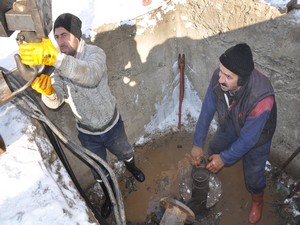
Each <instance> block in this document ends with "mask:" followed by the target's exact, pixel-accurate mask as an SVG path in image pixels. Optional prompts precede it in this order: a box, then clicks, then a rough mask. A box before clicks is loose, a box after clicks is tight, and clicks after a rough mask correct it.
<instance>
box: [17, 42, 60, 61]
mask: <svg viewBox="0 0 300 225" xmlns="http://www.w3.org/2000/svg"><path fill="white" fill-rule="evenodd" d="M19 53H20V56H21V59H22V63H23V64H25V65H28V66H36V65H46V66H52V65H53V64H54V62H55V60H56V56H57V54H58V51H57V49H56V48H55V47H54V46H53V44H52V42H51V40H50V39H49V38H43V39H42V42H28V43H24V44H20V45H19Z"/></svg>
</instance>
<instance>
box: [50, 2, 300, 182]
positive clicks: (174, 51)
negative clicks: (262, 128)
mask: <svg viewBox="0 0 300 225" xmlns="http://www.w3.org/2000/svg"><path fill="white" fill-rule="evenodd" d="M159 15H160V16H161V17H159ZM152 17H153V19H156V20H158V22H157V24H156V26H153V27H151V26H150V27H148V28H147V30H146V31H145V32H144V33H143V34H142V35H138V32H139V31H140V30H141V29H142V27H141V25H140V23H139V22H141V21H143V17H140V18H137V19H136V22H137V23H136V25H134V26H128V25H126V26H121V27H117V26H115V25H114V24H110V25H106V26H103V27H100V28H99V29H98V35H97V36H96V37H95V40H94V41H93V44H95V45H98V46H100V47H101V48H102V49H104V51H105V52H106V54H107V65H108V70H109V76H110V78H109V82H110V86H111V89H112V92H113V93H114V94H115V96H116V98H117V101H118V108H119V110H120V112H121V114H122V117H123V119H124V121H125V125H126V130H127V134H128V137H129V139H130V141H131V142H135V141H137V140H138V139H139V137H141V136H142V135H144V133H145V130H144V126H145V125H146V124H148V123H149V121H150V119H151V116H152V115H153V114H154V113H155V103H157V102H160V101H161V100H162V98H163V96H162V93H163V90H162V89H163V88H162V87H163V86H164V85H167V84H170V83H171V82H172V80H173V78H174V71H173V65H174V64H175V63H176V61H177V58H178V54H179V53H180V54H185V57H186V69H185V74H186V75H187V76H188V78H189V79H190V80H191V81H192V83H193V85H194V88H195V89H196V90H197V92H198V93H199V97H200V98H201V99H203V96H204V94H205V91H206V88H207V86H208V82H209V80H210V77H211V75H212V72H213V71H214V69H215V68H216V67H217V66H218V64H219V61H218V58H219V56H220V54H222V53H223V52H224V51H225V50H226V49H227V48H229V47H231V46H233V45H235V44H236V43H239V42H247V43H248V44H249V45H250V46H251V48H252V50H253V54H254V60H255V65H256V67H257V68H258V69H260V70H261V71H262V72H264V73H265V74H266V75H267V76H268V77H269V78H270V80H271V82H272V84H273V85H274V89H275V92H276V99H277V104H278V126H277V130H276V133H275V137H274V141H273V146H272V153H271V158H270V160H271V162H272V163H273V164H274V165H282V163H283V162H284V161H285V160H286V159H287V158H288V157H289V156H290V155H291V154H292V152H293V151H294V150H295V149H296V148H297V147H298V145H299V131H300V128H299V127H300V126H299V118H300V113H299V112H300V104H299V103H300V98H299V97H300V94H299V84H300V78H299V71H300V62H299V59H300V45H299V42H300V39H299V37H300V29H299V24H296V23H293V22H292V20H293V12H291V13H290V14H282V13H281V12H279V10H278V9H275V8H270V7H268V6H267V5H264V4H261V3H258V2H256V1H239V0H231V1H217V0H209V1H208V0H206V1H205V0H198V1H197V0H189V1H188V3H187V4H186V5H184V6H181V5H178V6H177V8H176V10H175V11H170V12H168V13H166V14H164V12H163V11H162V10H161V9H158V10H156V11H154V12H153V14H152ZM160 18H161V19H160ZM124 78H127V79H128V80H129V81H130V82H131V83H130V82H124ZM132 84H135V85H132ZM62 110H64V114H65V116H62V117H60V118H59V117H58V116H55V115H54V116H52V117H53V119H59V121H57V123H58V124H62V125H60V127H62V129H64V130H66V132H69V133H70V134H71V135H72V136H73V137H74V138H76V129H75V127H74V126H72V119H71V118H72V116H71V115H70V114H68V113H69V110H68V108H66V107H64V108H63V109H62ZM50 114H52V113H50ZM299 161H300V156H298V157H297V158H295V159H294V160H293V161H292V162H291V163H290V165H289V166H288V167H287V171H288V172H290V173H292V174H293V175H295V176H299V175H298V173H297V171H299V168H300V163H299ZM74 165H76V168H75V170H76V171H78V173H79V177H80V178H81V179H83V180H86V179H87V178H86V174H87V173H88V172H87V170H86V169H84V167H82V166H81V163H78V162H76V163H74ZM86 182H88V181H86Z"/></svg>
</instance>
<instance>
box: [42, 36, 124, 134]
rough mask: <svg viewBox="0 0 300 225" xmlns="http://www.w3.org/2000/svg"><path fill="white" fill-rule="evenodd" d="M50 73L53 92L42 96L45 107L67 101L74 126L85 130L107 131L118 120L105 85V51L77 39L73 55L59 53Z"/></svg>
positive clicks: (108, 90)
mask: <svg viewBox="0 0 300 225" xmlns="http://www.w3.org/2000/svg"><path fill="white" fill-rule="evenodd" d="M53 66H54V67H55V68H56V69H55V70H54V72H53V74H52V75H51V78H52V84H53V87H54V90H55V93H54V94H52V95H50V96H46V95H42V100H43V102H44V103H45V105H46V106H47V107H49V108H52V109H55V108H58V107H59V106H60V105H61V104H62V103H63V102H66V103H68V104H69V105H70V107H71V109H72V111H73V114H74V116H75V118H76V121H77V128H78V130H80V131H82V132H83V133H87V134H94V135H96V134H101V133H105V132H107V131H109V130H110V129H111V128H112V127H113V126H114V125H115V124H116V123H117V121H118V119H119V113H118V111H117V109H116V99H115V97H114V96H113V95H112V93H111V91H110V89H109V86H108V76H107V67H106V55H105V53H104V51H103V50H102V49H101V48H99V47H97V46H94V45H89V44H86V43H85V42H84V40H81V41H80V45H79V47H78V50H77V54H76V58H75V57H73V56H68V55H66V54H62V53H59V54H58V55H57V59H56V62H55V63H54V65H53Z"/></svg>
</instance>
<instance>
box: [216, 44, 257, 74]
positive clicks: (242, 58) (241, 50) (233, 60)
mask: <svg viewBox="0 0 300 225" xmlns="http://www.w3.org/2000/svg"><path fill="white" fill-rule="evenodd" d="M219 59H220V62H221V63H222V65H223V66H225V67H226V68H227V69H229V70H230V71H231V72H233V73H235V74H237V75H238V76H240V77H248V76H250V74H251V72H252V71H253V70H254V62H253V57H252V52H251V49H250V47H249V46H248V45H247V44H246V43H240V44H237V45H235V46H233V47H231V48H229V49H227V50H226V51H225V52H224V53H223V54H222V55H221V56H220V58H219Z"/></svg>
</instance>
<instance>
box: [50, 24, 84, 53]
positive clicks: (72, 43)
mask: <svg viewBox="0 0 300 225" xmlns="http://www.w3.org/2000/svg"><path fill="white" fill-rule="evenodd" d="M54 37H55V40H56V42H57V44H58V46H59V49H60V51H61V52H62V53H65V54H67V55H72V56H75V54H76V51H77V48H78V45H79V40H78V39H77V38H76V37H75V36H74V35H73V34H72V33H70V32H69V31H67V30H66V29H65V28H63V27H57V28H56V29H55V30H54Z"/></svg>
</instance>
